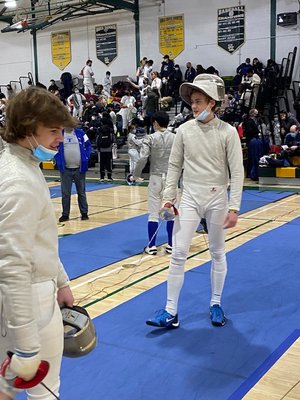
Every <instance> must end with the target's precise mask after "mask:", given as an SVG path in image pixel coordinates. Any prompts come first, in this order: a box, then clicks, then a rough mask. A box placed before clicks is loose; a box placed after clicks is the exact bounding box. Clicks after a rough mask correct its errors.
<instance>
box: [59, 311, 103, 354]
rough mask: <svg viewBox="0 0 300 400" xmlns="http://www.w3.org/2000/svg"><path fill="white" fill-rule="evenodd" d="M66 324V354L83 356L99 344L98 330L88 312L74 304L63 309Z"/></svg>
mask: <svg viewBox="0 0 300 400" xmlns="http://www.w3.org/2000/svg"><path fill="white" fill-rule="evenodd" d="M61 313H62V318H63V324H64V356H66V357H81V356H84V355H86V354H88V353H89V352H90V351H92V350H93V349H94V348H95V347H96V344H97V336H96V330H95V327H94V324H93V321H92V320H91V318H90V316H89V314H88V312H87V311H86V309H84V308H83V307H79V306H74V307H66V306H64V307H63V308H62V309H61Z"/></svg>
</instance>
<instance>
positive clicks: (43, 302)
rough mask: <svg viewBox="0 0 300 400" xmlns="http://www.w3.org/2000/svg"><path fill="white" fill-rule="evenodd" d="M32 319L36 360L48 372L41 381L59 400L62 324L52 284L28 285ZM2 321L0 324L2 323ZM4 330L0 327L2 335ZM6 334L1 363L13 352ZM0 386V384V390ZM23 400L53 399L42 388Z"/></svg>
mask: <svg viewBox="0 0 300 400" xmlns="http://www.w3.org/2000/svg"><path fill="white" fill-rule="evenodd" d="M32 293H33V294H32V297H33V310H34V317H35V318H36V321H37V324H38V331H39V338H40V345H41V349H40V353H39V354H40V357H41V359H42V360H46V361H48V362H49V364H50V369H49V372H48V374H47V376H46V377H45V379H43V382H44V383H45V385H46V386H47V387H48V388H49V389H50V390H52V391H53V392H54V393H55V394H56V395H57V396H58V397H59V385H60V378H59V374H60V366H61V359H62V353H63V337H64V330H63V323H62V316H61V311H60V308H59V306H58V303H57V300H56V284H55V282H53V281H47V282H40V283H34V284H32ZM2 321H3V320H2ZM4 330H5V326H1V331H2V334H3V332H4ZM9 343H10V342H9V334H7V336H5V337H1V346H0V347H1V349H0V350H1V352H0V355H1V360H3V359H4V358H5V357H6V352H7V350H13V348H12V346H10V345H9ZM3 384H4V382H3V380H1V383H0V387H1V388H2V385H3ZM6 392H7V394H9V396H11V397H14V396H15V395H16V394H17V393H18V392H19V391H18V390H12V388H11V387H10V388H8V389H7V391H5V393H6ZM27 400H53V395H52V394H51V393H49V392H48V391H47V390H46V389H45V388H44V387H43V386H42V385H37V386H35V387H33V388H31V389H28V390H27Z"/></svg>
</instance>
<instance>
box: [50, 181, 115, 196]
mask: <svg viewBox="0 0 300 400" xmlns="http://www.w3.org/2000/svg"><path fill="white" fill-rule="evenodd" d="M116 186H117V185H114V184H112V183H105V184H100V183H90V182H86V185H85V191H86V192H93V191H94V190H101V189H109V188H112V187H116ZM49 191H50V197H51V199H55V198H57V197H61V186H60V185H58V186H51V187H49ZM71 193H72V194H76V193H77V192H76V188H75V184H74V183H73V184H72V191H71Z"/></svg>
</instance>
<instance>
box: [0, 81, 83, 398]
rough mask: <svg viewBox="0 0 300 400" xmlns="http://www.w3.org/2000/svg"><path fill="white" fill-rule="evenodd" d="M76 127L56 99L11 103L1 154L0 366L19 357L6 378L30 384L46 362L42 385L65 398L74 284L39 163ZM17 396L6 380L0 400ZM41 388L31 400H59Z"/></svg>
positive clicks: (42, 94)
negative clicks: (67, 317) (64, 311)
mask: <svg viewBox="0 0 300 400" xmlns="http://www.w3.org/2000/svg"><path fill="white" fill-rule="evenodd" d="M76 125H77V121H76V120H75V119H73V118H72V117H71V115H70V114H69V112H68V110H67V109H66V108H65V106H64V105H63V103H62V102H61V101H60V100H59V99H58V97H56V96H55V95H54V94H52V93H50V92H48V91H46V90H44V89H41V88H37V87H30V88H28V89H26V90H23V91H21V92H20V93H18V94H17V95H16V96H15V97H14V98H13V99H11V101H10V102H9V105H8V108H7V120H6V127H5V129H4V130H3V131H2V132H1V135H2V136H3V139H4V140H5V141H6V142H7V144H6V146H5V148H4V149H3V151H1V153H0V192H1V200H0V254H1V258H0V312H1V315H0V329H1V334H2V335H1V340H0V360H3V359H4V358H5V356H6V352H7V351H10V352H12V353H14V354H13V356H12V357H11V362H10V365H9V367H8V370H7V372H10V376H19V377H21V378H23V379H24V380H26V381H30V380H31V379H32V378H33V377H34V376H35V375H36V372H37V370H38V367H39V365H40V362H41V360H45V361H47V362H48V363H49V364H50V369H49V372H48V374H47V376H46V377H45V378H44V380H43V382H44V384H45V385H46V386H47V387H48V388H49V389H50V390H51V391H52V392H53V393H55V395H56V396H59V385H60V378H59V374H60V366H61V359H62V353H63V323H62V315H61V312H60V309H59V305H63V304H65V305H68V306H70V307H72V305H73V301H74V299H73V295H72V292H71V289H70V287H69V278H68V276H67V274H66V272H65V270H64V267H63V265H62V263H61V261H60V259H59V256H58V239H57V225H56V217H55V212H54V208H53V205H52V203H51V199H50V195H49V188H48V186H47V183H46V181H45V178H44V176H43V173H42V171H41V169H40V162H41V161H46V160H50V159H52V158H53V157H54V155H55V154H56V153H57V147H58V145H59V143H60V142H62V141H63V136H62V129H63V128H64V127H70V128H73V127H75V126H76ZM17 393H18V390H17V389H16V388H14V387H13V386H12V383H11V381H10V380H9V377H8V376H7V375H6V374H5V376H2V375H1V376H0V400H10V399H13V398H15V396H16V395H17ZM53 398H54V396H53V394H51V393H49V392H48V391H47V390H46V389H45V388H44V387H43V386H42V385H37V386H35V387H32V388H31V389H28V390H27V399H28V400H53Z"/></svg>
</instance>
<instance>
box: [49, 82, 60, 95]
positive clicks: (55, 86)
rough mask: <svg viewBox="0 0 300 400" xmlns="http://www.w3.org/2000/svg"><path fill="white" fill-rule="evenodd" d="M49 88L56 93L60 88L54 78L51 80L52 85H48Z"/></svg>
mask: <svg viewBox="0 0 300 400" xmlns="http://www.w3.org/2000/svg"><path fill="white" fill-rule="evenodd" d="M48 90H49V92H51V93H55V92H56V91H57V90H59V88H58V86H57V84H56V83H55V80H54V79H51V80H50V85H49V86H48Z"/></svg>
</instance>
